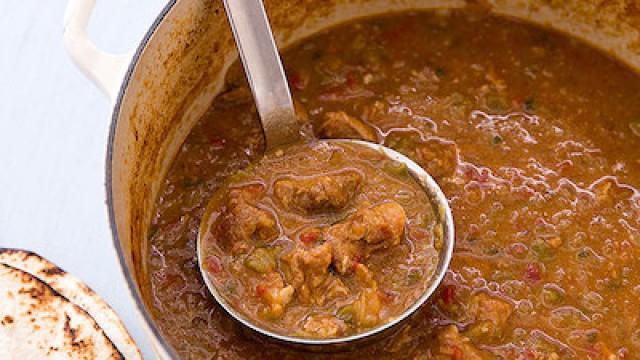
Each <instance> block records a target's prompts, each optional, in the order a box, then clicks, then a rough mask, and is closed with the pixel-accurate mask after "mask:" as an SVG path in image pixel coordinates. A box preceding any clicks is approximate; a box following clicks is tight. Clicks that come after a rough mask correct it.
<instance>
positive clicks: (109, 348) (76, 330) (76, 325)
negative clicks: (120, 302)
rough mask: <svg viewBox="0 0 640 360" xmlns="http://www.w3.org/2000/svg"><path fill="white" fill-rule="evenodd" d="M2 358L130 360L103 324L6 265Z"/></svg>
mask: <svg viewBox="0 0 640 360" xmlns="http://www.w3.org/2000/svg"><path fill="white" fill-rule="evenodd" d="M0 298H1V299H2V301H0V359H19V360H23V359H124V357H123V356H122V354H121V353H120V352H119V351H118V349H117V348H116V347H115V345H113V343H112V342H111V340H109V338H108V337H107V336H106V335H105V333H104V332H103V331H102V329H100V327H99V326H98V324H97V323H96V322H95V321H94V320H93V318H91V316H89V314H87V313H86V312H85V311H84V310H82V309H81V308H80V307H79V306H77V305H74V304H73V303H71V302H70V301H69V300H67V299H66V298H65V297H64V296H62V295H60V294H58V293H57V292H56V291H55V290H53V289H52V288H51V287H49V286H48V285H47V284H45V283H44V282H42V281H40V280H39V279H38V278H36V277H35V276H33V275H31V274H29V273H27V272H24V271H22V270H18V269H16V268H13V267H11V266H8V265H5V264H0Z"/></svg>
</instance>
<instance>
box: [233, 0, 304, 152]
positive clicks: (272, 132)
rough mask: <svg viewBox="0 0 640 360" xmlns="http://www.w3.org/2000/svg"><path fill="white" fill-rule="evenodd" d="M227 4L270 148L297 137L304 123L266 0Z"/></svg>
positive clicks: (238, 0)
mask: <svg viewBox="0 0 640 360" xmlns="http://www.w3.org/2000/svg"><path fill="white" fill-rule="evenodd" d="M224 6H225V9H226V12H227V17H228V18H229V23H230V25H231V29H232V30H233V36H234V37H235V40H236V44H237V45H238V50H239V53H240V58H241V59H242V64H243V65H244V70H245V73H246V76H247V80H248V81H249V85H250V86H251V91H252V92H253V97H254V99H255V102H256V106H257V109H258V114H259V115H260V121H261V122H262V128H263V130H264V135H265V140H266V149H267V150H268V149H271V148H273V147H276V146H279V145H284V144H287V143H290V142H293V141H295V140H297V139H298V138H299V137H300V125H299V124H298V121H297V120H296V114H295V110H294V107H293V100H292V99H291V92H290V91H289V85H288V83H287V78H286V76H285V73H284V69H283V67H282V62H281V61H280V55H279V54H278V48H277V47H276V43H275V40H274V39H273V35H272V33H271V27H270V26H269V19H268V18H267V14H266V12H265V9H264V5H263V3H262V0H224Z"/></svg>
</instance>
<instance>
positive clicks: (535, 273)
mask: <svg viewBox="0 0 640 360" xmlns="http://www.w3.org/2000/svg"><path fill="white" fill-rule="evenodd" d="M525 279H526V280H529V281H531V282H537V281H540V280H542V270H541V269H540V265H539V264H537V263H531V264H529V265H527V270H526V271H525Z"/></svg>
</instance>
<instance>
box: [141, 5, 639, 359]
mask: <svg viewBox="0 0 640 360" xmlns="http://www.w3.org/2000/svg"><path fill="white" fill-rule="evenodd" d="M284 61H285V66H286V70H287V74H288V77H289V81H290V84H291V87H292V89H293V91H294V97H295V100H296V103H297V104H298V106H299V108H300V111H301V113H303V114H306V115H307V117H308V120H307V121H308V123H309V127H310V128H312V130H313V131H314V133H315V134H316V135H317V136H318V137H352V138H360V139H367V140H371V141H377V142H380V143H383V144H386V145H388V146H390V147H393V148H394V149H396V150H398V151H400V152H403V153H404V154H406V155H407V156H409V157H411V158H412V159H413V160H415V161H416V162H418V163H419V164H421V165H422V166H423V167H424V168H425V169H427V170H428V171H429V172H430V173H431V174H433V175H434V177H435V178H436V181H437V182H438V183H439V184H440V186H441V188H442V189H443V191H444V193H445V194H446V195H447V197H448V199H449V202H450V206H451V208H452V211H453V216H454V219H455V226H456V248H455V251H454V257H453V261H452V265H451V268H450V270H449V272H448V274H447V276H446V279H445V282H444V283H443V284H442V285H441V287H440V288H439V290H438V292H437V294H436V296H435V297H434V299H433V300H432V301H431V302H430V303H429V304H427V305H426V306H425V308H424V311H422V312H421V313H420V315H419V316H417V317H415V318H414V319H412V320H411V321H410V322H409V323H408V325H407V326H406V327H405V328H403V329H401V330H400V331H399V332H398V333H397V334H396V335H394V336H391V337H390V338H388V339H386V340H384V341H380V342H378V343H376V344H372V345H370V346H367V347H364V348H361V349H358V350H357V351H355V352H353V353H349V352H347V353H342V354H339V355H336V354H330V355H326V354H325V355H323V354H305V353H300V352H298V351H296V350H292V349H289V348H286V347H281V346H278V345H273V344H269V343H256V340H255V339H253V338H247V337H245V335H244V333H243V332H242V331H241V328H240V327H239V326H238V325H237V324H236V323H234V322H233V321H232V320H231V319H230V318H229V317H228V316H227V315H226V314H225V313H224V312H223V311H222V309H220V308H219V307H217V306H216V305H215V304H214V301H213V299H212V297H211V295H209V294H208V292H207V289H206V287H205V285H204V283H203V282H202V280H201V278H200V276H199V273H198V264H197V260H196V250H195V245H196V235H197V231H198V226H199V222H200V218H201V217H202V214H203V212H204V210H205V207H206V204H207V202H208V200H209V197H210V196H211V195H212V194H213V193H214V192H215V191H216V190H217V189H218V188H219V187H220V185H221V184H222V183H223V180H224V179H225V178H226V177H227V176H229V175H231V174H234V173H235V172H237V171H238V170H240V169H243V168H246V167H247V166H248V165H249V164H250V163H251V162H252V161H253V160H255V159H257V158H259V156H260V154H261V152H262V134H261V132H260V129H259V127H258V124H257V120H256V113H255V109H254V108H253V105H252V101H251V97H250V93H249V91H248V90H247V88H246V85H245V84H244V82H243V81H242V80H241V79H242V74H241V72H240V70H239V67H238V68H237V69H236V70H235V72H234V73H231V74H230V75H229V79H228V86H227V90H226V91H225V92H224V93H223V94H221V95H220V96H219V97H218V98H217V99H216V100H215V101H214V103H213V104H212V105H211V109H210V111H209V112H208V114H207V115H206V116H204V117H203V119H202V120H201V121H200V123H199V124H198V125H197V126H196V128H195V129H194V130H193V132H192V134H191V135H190V136H189V137H188V139H187V140H186V142H185V143H184V145H183V147H182V150H181V151H180V153H179V154H178V156H177V158H176V159H175V161H174V163H173V166H172V168H171V170H170V172H169V174H168V177H167V179H166V182H165V185H164V189H163V191H162V193H161V196H160V198H159V200H158V203H157V211H156V216H155V218H154V220H153V223H152V225H151V235H150V240H149V249H148V251H147V253H148V254H149V255H148V258H146V259H145V261H146V264H147V269H148V270H147V273H146V274H145V276H146V279H147V281H148V282H149V283H150V287H149V290H148V292H147V293H146V294H145V297H146V299H147V301H148V303H149V304H150V307H151V310H152V312H153V313H154V315H155V319H156V323H157V324H158V325H159V326H160V328H161V330H162V332H163V333H164V335H165V336H166V338H167V339H168V341H169V342H170V343H171V344H172V346H173V347H174V348H175V349H176V351H177V352H178V353H179V354H180V355H181V356H182V357H183V358H185V359H210V358H226V359H299V358H301V357H303V358H336V357H338V358H344V359H361V358H365V357H370V358H388V359H400V358H407V359H456V360H459V359H495V358H503V359H633V358H637V356H638V355H637V354H639V353H640V330H639V329H640V312H639V311H637V309H639V308H640V262H639V261H638V260H637V259H638V258H639V257H640V232H639V231H638V229H639V228H640V202H639V201H640V198H639V195H638V186H639V185H640V161H639V159H640V157H639V154H640V153H639V151H640V150H638V149H640V80H639V79H638V77H637V75H636V74H635V73H633V72H632V71H630V70H629V69H627V68H625V67H624V66H623V65H621V64H619V63H618V62H616V61H615V60H613V59H611V58H609V57H607V56H606V55H604V54H601V53H599V52H597V51H595V50H593V49H591V48H589V47H588V46H586V45H584V44H582V43H580V42H577V41H574V40H572V39H570V38H566V37H564V36H562V35H558V34H556V33H552V32H549V31H546V30H544V29H540V28H537V27H533V26H530V25H527V24H521V23H517V22H513V21H511V20H507V19H502V18H497V17H490V16H488V15H484V14H475V13H471V12H449V13H415V14H395V15H392V16H386V17H379V18H373V19H366V20H362V21H360V22H355V23H349V24H346V25H342V26H339V27H336V28H332V29H329V30H327V31H325V32H323V33H320V34H317V35H316V36H314V37H312V38H309V39H306V40H304V41H303V42H301V43H300V44H298V45H296V46H294V47H291V48H289V49H287V50H286V51H285V53H284Z"/></svg>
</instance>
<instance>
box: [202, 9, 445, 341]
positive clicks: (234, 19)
mask: <svg viewBox="0 0 640 360" xmlns="http://www.w3.org/2000/svg"><path fill="white" fill-rule="evenodd" d="M224 6H225V9H226V14H227V17H228V19H229V23H230V25H231V28H232V30H233V35H234V37H235V40H236V44H237V47H238V51H239V53H240V58H241V59H242V64H243V66H244V70H245V74H246V77H247V80H248V82H249V85H250V87H251V91H252V93H253V97H254V100H255V103H256V107H257V110H258V114H259V117H260V122H261V123H262V128H263V131H264V136H265V141H266V147H265V151H266V152H268V151H269V150H271V149H273V148H275V147H279V146H282V145H286V144H289V143H292V142H296V141H299V140H300V138H301V135H300V125H299V123H298V121H297V119H296V113H295V110H294V106H293V100H292V98H291V92H290V90H289V85H288V83H287V78H286V76H285V73H284V68H283V66H282V62H281V61H280V55H279V54H278V49H277V47H276V44H275V41H274V38H273V34H272V33H271V27H270V26H269V20H268V18H267V14H266V12H265V9H264V5H263V3H262V0H224ZM321 141H327V142H331V143H338V144H340V143H341V144H358V145H361V146H365V147H368V148H370V149H373V150H376V151H379V152H380V153H383V154H385V155H386V156H387V157H388V158H390V159H392V160H395V161H398V162H400V163H403V164H404V165H406V166H407V169H408V170H409V173H410V174H411V175H412V176H413V177H414V179H415V180H416V182H417V183H418V184H420V185H421V186H422V187H423V189H424V190H425V192H426V193H427V195H428V197H429V199H430V200H431V202H432V205H433V206H434V209H435V210H436V211H435V213H436V214H438V216H439V217H440V218H439V219H438V221H440V223H441V224H442V225H443V234H442V236H443V239H442V240H443V247H442V250H441V251H440V257H439V259H438V266H437V268H436V271H435V272H434V274H433V275H432V277H431V279H430V280H429V281H430V283H429V285H428V287H427V288H426V290H425V292H424V293H423V294H422V296H421V297H420V298H419V299H418V300H417V301H416V302H415V303H414V304H413V305H412V306H411V307H409V308H408V309H406V310H405V311H404V312H403V313H402V314H401V315H400V316H398V317H397V318H395V319H393V320H391V321H389V322H387V323H385V324H382V325H380V326H378V327H376V328H373V329H370V330H368V331H365V332H362V333H358V334H355V335H350V336H345V337H339V338H331V339H312V338H299V337H293V336H286V335H282V334H278V333H275V332H273V331H270V330H268V329H264V328H262V327H260V326H258V325H256V324H255V323H253V322H252V321H251V320H250V319H248V318H247V317H245V316H244V315H243V314H241V313H240V312H237V311H236V310H235V309H234V308H233V307H232V306H231V305H230V304H228V303H227V302H226V300H225V298H224V297H223V296H222V295H221V294H220V293H219V292H218V290H217V288H216V287H215V285H214V284H213V283H212V281H211V279H210V278H209V276H210V275H209V274H208V273H207V271H205V269H204V263H205V262H204V258H203V256H204V255H203V251H202V247H203V245H202V241H203V239H204V238H205V236H204V234H203V231H205V229H208V226H207V223H208V216H207V214H208V213H209V211H206V212H205V215H204V216H203V220H202V225H201V226H200V232H199V234H198V240H197V251H198V262H199V267H200V272H201V273H202V278H203V279H204V281H205V283H206V285H207V287H208V288H209V291H210V292H211V294H212V295H213V297H214V298H215V299H216V301H217V302H218V303H219V304H220V306H222V308H224V310H225V311H226V312H227V313H229V314H230V315H231V316H232V317H233V318H235V319H236V320H237V321H239V322H240V323H242V324H243V325H244V326H246V327H247V328H248V329H251V330H253V331H254V332H255V333H258V334H260V335H263V336H265V337H267V338H269V339H271V340H275V341H277V342H280V343H285V344H288V345H293V346H295V347H298V348H302V349H305V350H312V351H336V350H342V349H351V348H352V347H353V346H355V345H357V344H360V343H363V342H368V341H372V340H374V339H378V338H379V337H381V336H384V335H386V334H387V333H389V332H391V330H393V329H394V328H397V326H398V325H399V324H400V323H402V322H404V321H405V320H406V319H407V318H409V317H410V316H411V315H412V314H413V313H414V312H415V311H416V310H417V309H418V308H420V307H421V306H422V305H423V304H424V303H425V302H426V301H427V300H428V299H429V298H430V297H431V295H433V293H434V291H435V290H436V288H437V287H438V285H439V284H440V282H441V281H442V279H443V278H444V275H445V272H446V270H447V268H448V267H449V263H450V261H451V256H452V253H453V243H454V236H453V234H454V228H453V218H452V215H451V210H450V208H449V205H448V202H447V199H446V197H445V196H444V194H443V193H442V191H441V190H440V187H439V186H438V184H436V182H435V181H434V180H433V178H431V176H430V175H429V174H428V173H427V172H426V171H425V170H424V169H422V167H420V166H419V165H418V164H416V163H415V162H414V161H412V160H411V159H409V158H408V157H406V156H404V155H402V154H400V153H398V152H397V151H395V150H392V149H390V148H387V147H385V146H382V145H380V144H374V143H371V142H368V141H360V140H351V139H340V140H338V139H336V140H333V139H332V140H321Z"/></svg>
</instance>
